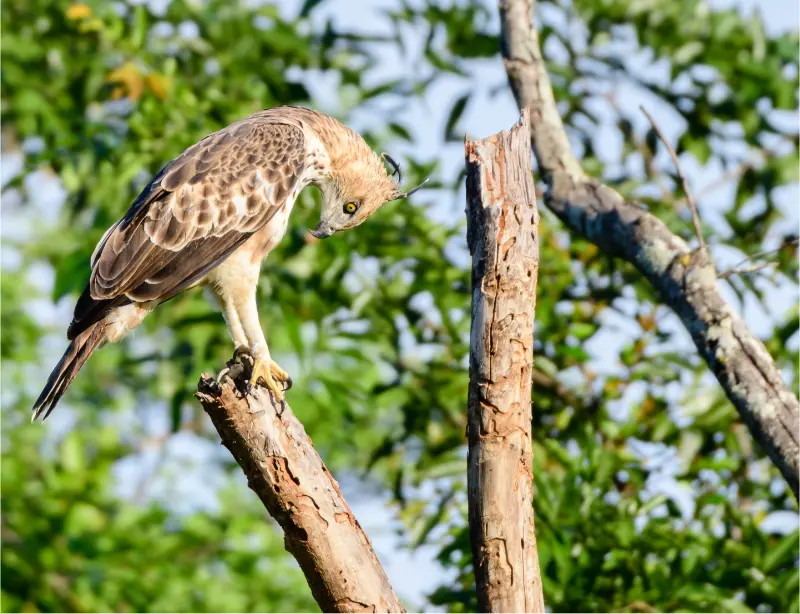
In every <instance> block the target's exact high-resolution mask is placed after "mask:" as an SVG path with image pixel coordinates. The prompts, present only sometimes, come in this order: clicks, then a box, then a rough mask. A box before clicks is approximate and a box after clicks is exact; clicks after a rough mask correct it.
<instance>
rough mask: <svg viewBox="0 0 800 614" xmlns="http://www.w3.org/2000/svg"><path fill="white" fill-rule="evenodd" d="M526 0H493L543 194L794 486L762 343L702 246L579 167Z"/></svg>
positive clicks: (772, 369) (795, 412) (789, 424)
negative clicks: (701, 370) (672, 327)
mask: <svg viewBox="0 0 800 614" xmlns="http://www.w3.org/2000/svg"><path fill="white" fill-rule="evenodd" d="M534 5H535V2H534V1H533V0H503V1H501V3H500V21H501V50H502V53H503V58H504V63H505V67H506V72H507V73H508V80H509V84H510V85H511V89H512V90H513V92H514V96H515V98H516V100H517V104H518V105H519V106H520V108H524V109H529V110H530V113H531V142H532V147H533V153H534V155H535V156H536V160H537V163H538V166H539V171H540V172H541V174H542V178H543V179H544V181H545V183H546V184H547V186H548V190H547V192H546V193H545V199H544V200H545V204H546V205H547V207H548V208H549V209H550V210H551V211H553V212H554V213H555V214H556V215H557V216H558V217H559V218H560V219H561V220H562V221H563V222H564V224H565V225H566V226H567V227H568V228H569V229H570V230H571V231H573V232H577V233H579V234H581V235H583V236H585V237H586V238H587V239H589V240H590V241H592V242H593V243H594V244H595V245H597V246H598V247H599V248H600V249H602V250H603V251H604V252H605V253H607V254H609V255H611V256H615V257H618V258H622V259H624V260H627V261H628V262H630V263H632V264H633V265H634V266H636V268H637V269H639V271H640V272H641V273H642V274H643V275H644V276H645V277H646V278H647V280H648V281H649V282H650V283H651V284H652V285H653V287H654V288H656V289H657V290H658V291H659V293H660V295H661V297H662V299H663V301H664V303H665V304H666V305H669V306H670V307H671V308H672V309H673V310H674V311H675V313H676V314H677V315H678V317H680V319H681V321H682V322H683V324H684V326H685V327H686V329H687V330H688V331H689V333H690V334H691V336H692V340H693V341H694V343H695V345H696V346H697V350H698V352H699V353H700V356H702V357H703V359H704V360H705V361H706V363H708V366H709V368H710V369H711V371H712V372H713V373H714V375H715V376H716V377H717V380H718V381H719V383H720V385H721V386H722V388H723V390H724V391H725V394H726V395H727V396H728V399H730V401H731V403H733V405H734V407H736V409H737V411H738V412H739V414H740V416H741V417H742V420H743V421H744V423H745V424H746V425H747V427H748V428H749V429H750V432H751V434H752V435H753V438H754V439H755V440H756V441H757V442H758V443H759V444H760V445H761V446H762V448H763V449H764V450H765V451H766V453H767V455H768V456H769V457H770V459H771V460H772V462H773V463H774V464H775V466H776V467H777V468H778V469H779V470H780V472H781V474H782V475H783V477H784V478H785V479H786V481H787V482H788V484H789V486H790V487H791V489H792V491H793V492H794V495H795V497H797V496H798V483H799V481H800V477H799V476H798V466H799V465H800V444H798V433H799V432H800V404H798V400H797V398H796V397H795V396H794V395H793V394H792V392H791V390H790V389H789V387H788V386H787V385H786V383H785V382H784V381H783V378H782V377H781V373H780V371H778V369H777V367H776V366H775V363H774V361H773V360H772V357H771V356H770V355H769V353H768V352H767V350H766V348H765V347H764V344H763V343H761V341H760V340H759V339H758V338H757V337H756V336H755V335H753V334H752V333H751V332H750V330H749V329H748V328H747V325H746V324H745V323H744V321H743V320H742V319H741V317H739V315H738V314H737V313H735V312H734V311H733V310H732V309H731V307H730V305H728V304H727V302H726V301H725V299H724V298H723V297H722V294H721V293H720V290H719V284H718V279H717V275H716V272H715V269H714V266H713V264H712V263H711V262H709V259H708V256H707V253H706V252H705V250H692V249H690V247H689V246H688V245H687V244H686V242H685V241H683V239H681V238H680V237H678V236H676V235H674V234H673V233H672V232H671V231H670V230H669V228H667V226H666V225H665V224H664V223H663V222H662V221H661V220H659V219H658V218H656V217H655V216H653V215H651V214H650V213H648V212H647V211H646V210H645V209H643V208H642V207H640V206H638V205H636V204H634V203H630V202H626V201H625V199H624V198H623V197H622V196H621V195H620V194H619V193H617V192H616V191H614V190H612V189H611V188H609V187H607V186H605V185H603V184H601V183H600V182H598V181H597V180H595V179H593V178H591V177H588V176H587V175H585V174H584V172H583V169H582V168H581V166H580V164H579V163H578V161H577V159H576V158H575V156H574V154H573V153H572V149H571V147H570V144H569V140H568V138H567V133H566V131H565V130H564V125H563V123H562V121H561V117H560V116H559V113H558V109H557V108H556V103H555V99H554V96H553V89H552V87H551V85H550V79H549V77H548V74H547V69H546V67H545V64H544V60H543V59H542V54H541V49H540V47H539V38H538V34H537V32H536V29H535V28H534V27H533V12H534Z"/></svg>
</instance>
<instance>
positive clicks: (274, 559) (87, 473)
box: [2, 428, 316, 612]
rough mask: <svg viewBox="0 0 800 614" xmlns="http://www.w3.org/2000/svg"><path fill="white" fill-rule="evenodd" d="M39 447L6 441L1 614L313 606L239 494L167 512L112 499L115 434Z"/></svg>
mask: <svg viewBox="0 0 800 614" xmlns="http://www.w3.org/2000/svg"><path fill="white" fill-rule="evenodd" d="M45 443H46V442H45V441H43V437H42V433H41V431H38V430H36V429H31V428H26V429H24V430H23V429H19V428H15V429H13V430H11V432H10V437H8V438H5V437H4V441H3V445H4V448H6V449H9V448H11V449H13V451H14V452H13V454H8V453H7V454H6V455H5V456H4V458H3V467H2V479H3V491H4V493H13V496H4V497H3V503H2V512H3V521H2V523H3V524H2V531H3V553H2V574H3V586H2V597H3V604H2V605H3V611H5V612H32V611H42V612H64V611H67V612H110V611H127V612H179V611H192V612H263V611H268V610H278V611H291V610H294V611H316V604H315V602H314V600H313V599H312V598H311V594H310V592H309V590H308V586H307V585H306V583H305V579H304V578H303V575H302V573H301V572H300V570H299V568H298V567H297V566H296V565H294V564H292V563H291V562H290V561H291V559H289V560H287V558H286V556H285V554H284V553H283V543H282V541H283V540H282V539H281V537H280V536H279V534H278V533H277V532H276V531H274V530H273V527H272V525H270V524H267V523H265V522H264V511H263V508H261V507H260V503H259V502H258V501H257V500H255V499H253V498H251V497H247V496H246V493H242V492H237V493H223V494H224V495H225V498H224V503H223V504H222V505H221V508H220V509H219V511H218V512H216V513H194V514H191V515H189V516H185V517H180V518H175V517H173V516H171V515H170V514H169V513H168V512H167V511H166V510H164V509H163V508H160V507H158V506H154V505H147V506H136V505H131V504H126V503H124V502H122V501H120V500H119V499H118V498H117V497H115V496H114V494H113V493H112V489H111V479H110V477H111V470H112V468H113V465H114V463H115V462H116V461H118V460H119V458H120V457H122V456H125V455H126V454H129V453H130V452H131V450H130V448H129V447H128V446H125V445H122V444H121V443H120V442H119V433H118V432H117V431H116V430H114V429H112V428H94V429H88V430H82V431H80V432H78V431H75V432H73V433H71V434H70V435H68V436H66V437H65V438H64V439H63V441H61V442H60V443H59V444H58V445H57V446H56V447H55V448H53V447H50V446H47V447H46V446H43V444H45ZM43 450H47V451H48V452H49V453H47V452H43ZM42 456H44V458H42Z"/></svg>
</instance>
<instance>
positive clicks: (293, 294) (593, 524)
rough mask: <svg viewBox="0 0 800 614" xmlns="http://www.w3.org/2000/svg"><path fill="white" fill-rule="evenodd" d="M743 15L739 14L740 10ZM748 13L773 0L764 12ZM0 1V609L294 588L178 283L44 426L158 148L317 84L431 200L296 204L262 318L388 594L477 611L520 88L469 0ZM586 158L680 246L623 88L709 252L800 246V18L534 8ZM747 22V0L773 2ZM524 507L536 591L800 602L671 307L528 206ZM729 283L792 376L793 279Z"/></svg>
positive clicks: (210, 330) (662, 185) (615, 3)
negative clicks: (493, 197)
mask: <svg viewBox="0 0 800 614" xmlns="http://www.w3.org/2000/svg"><path fill="white" fill-rule="evenodd" d="M757 5H758V6H757ZM759 7H760V8H759ZM3 9H4V10H3V11H2V17H1V19H2V30H3V31H2V34H3V36H2V41H1V42H0V45H1V48H0V51H1V52H2V75H0V78H1V79H2V114H3V127H2V137H3V138H2V148H3V149H2V160H0V161H1V162H2V185H3V193H2V197H3V198H2V222H3V223H2V241H3V243H2V250H1V251H0V255H1V256H2V294H1V296H0V298H2V307H3V310H2V332H3V335H2V342H1V343H0V351H1V353H2V396H1V397H0V398H1V399H2V525H1V528H2V545H3V549H2V570H1V571H2V580H1V583H0V585H1V587H2V609H3V611H292V610H295V611H309V610H315V609H316V605H315V604H314V602H313V600H312V599H311V596H310V593H309V591H308V589H307V587H306V585H305V582H304V580H303V578H302V575H301V574H300V572H299V570H298V569H297V566H296V565H295V564H294V562H293V561H292V559H291V558H290V557H289V555H288V554H286V553H285V552H284V551H283V547H282V538H281V535H280V532H279V531H278V530H277V529H276V527H275V525H274V524H273V523H272V521H271V520H270V519H269V518H267V517H266V515H265V512H264V511H263V509H262V508H260V506H259V505H258V502H257V501H256V500H255V498H254V497H252V496H251V493H249V491H247V489H246V487H245V484H244V479H243V478H242V476H241V473H240V471H239V469H238V467H236V466H234V465H233V463H232V461H231V459H230V457H229V456H228V455H227V452H226V451H225V450H224V449H221V448H220V446H219V445H218V444H217V441H218V438H217V435H216V433H215V431H213V428H212V427H211V425H210V423H209V421H208V420H207V419H206V417H205V415H204V414H203V413H202V410H201V409H200V408H199V406H198V404H197V403H196V402H194V400H193V399H192V393H193V391H194V388H195V385H196V382H197V379H198V376H199V374H200V373H201V372H203V371H204V370H213V369H217V368H219V367H220V366H221V365H222V364H223V362H224V361H225V360H226V359H227V358H228V356H229V354H230V351H231V348H230V342H229V340H228V339H227V333H226V332H225V328H224V325H223V323H222V319H221V316H220V315H219V313H217V312H216V310H215V309H214V308H213V307H212V306H210V305H209V303H208V302H206V301H205V300H204V298H203V297H202V296H201V293H200V292H190V293H188V294H186V295H184V296H182V297H181V298H179V299H176V300H175V301H172V302H171V303H170V305H168V306H165V307H164V308H162V309H159V310H157V311H156V312H155V313H154V314H152V316H151V317H149V318H148V320H147V322H146V323H145V324H144V325H143V327H142V328H141V329H140V330H139V331H137V332H136V333H135V334H134V335H133V336H132V338H131V339H129V340H127V341H126V342H124V343H122V344H120V345H117V346H112V347H107V348H105V349H103V350H102V352H100V353H99V354H98V355H97V356H95V357H94V358H93V359H92V361H90V363H89V365H88V366H87V367H86V368H85V370H84V371H83V372H82V373H81V375H80V376H79V377H78V379H77V380H76V382H75V383H74V385H73V386H72V388H71V389H70V391H69V393H68V395H67V397H66V398H65V400H64V402H63V403H62V405H61V406H60V407H59V408H58V411H56V412H55V413H54V415H53V416H52V417H51V419H49V420H48V422H47V423H45V425H44V426H43V427H42V426H36V427H32V426H30V425H29V424H28V418H29V408H30V405H31V403H32V401H33V400H34V399H35V397H36V395H37V394H38V392H39V390H40V387H41V386H42V385H43V383H44V380H45V378H46V375H47V373H48V372H49V369H50V368H51V367H52V365H53V364H54V363H55V362H56V360H57V357H58V356H59V355H60V353H61V352H62V351H63V348H64V346H65V341H64V338H63V334H64V329H65V327H66V324H67V322H68V321H69V318H70V315H71V310H72V307H73V305H74V300H75V297H76V294H77V293H78V292H79V291H80V290H81V289H82V288H83V285H84V283H85V280H86V272H87V266H88V260H89V255H90V254H91V251H92V249H93V247H94V245H95V243H96V242H97V240H98V239H99V237H100V236H101V234H102V232H103V231H104V229H105V228H107V227H108V225H110V224H111V223H112V222H113V221H115V220H116V219H117V218H118V217H119V216H120V215H121V214H122V213H123V211H124V210H125V208H126V207H127V205H128V204H129V203H130V202H131V201H132V199H133V198H134V197H135V195H136V193H137V192H138V191H139V190H140V189H141V188H142V187H143V185H144V184H145V183H146V182H147V180H148V179H149V178H150V177H151V176H152V174H153V173H154V172H155V171H156V170H157V169H158V168H160V167H161V165H163V163H164V161H165V160H167V159H169V158H171V157H173V156H175V155H177V154H178V153H179V152H180V151H181V150H182V149H183V148H184V147H186V146H188V145H190V144H192V143H193V142H195V141H197V140H198V139H199V138H201V137H202V136H204V135H206V134H208V133H210V132H213V131H214V130H216V129H218V128H220V127H221V126H223V125H225V124H227V123H229V122H231V121H233V120H235V119H238V118H240V117H242V116H245V115H247V114H249V113H251V112H253V111H256V110H258V109H261V108H264V107H270V106H274V105H279V104H290V103H294V104H309V105H312V106H314V107H315V108H318V109H320V110H323V111H326V112H329V113H333V114H335V115H337V116H338V117H340V118H341V119H343V120H345V121H347V122H348V123H349V124H350V125H352V126H354V127H355V128H357V129H359V130H360V131H362V133H364V134H365V136H366V137H367V138H368V140H370V142H371V143H372V144H373V145H374V146H375V147H376V149H377V150H379V151H381V150H384V149H385V150H389V151H391V152H392V153H393V155H395V157H397V158H399V159H401V160H402V161H403V162H404V167H405V169H406V176H407V177H408V181H409V182H414V181H418V180H420V179H421V178H423V177H424V176H427V175H431V176H432V177H433V178H434V180H433V186H432V189H430V190H426V191H425V192H421V193H419V194H418V195H417V196H415V197H414V198H413V199H412V200H411V201H410V202H398V203H392V204H389V205H387V206H386V207H385V208H384V209H382V210H381V211H380V212H379V213H378V214H377V215H375V216H374V217H373V218H372V219H371V220H370V221H369V222H368V223H367V224H365V225H363V226H361V227H359V229H358V230H356V231H355V232H351V233H345V234H344V235H342V236H337V237H335V238H334V239H331V240H328V241H322V242H318V241H315V240H312V239H311V238H310V237H309V235H308V233H307V232H306V229H307V228H309V227H311V226H313V225H314V223H315V216H316V213H315V212H316V210H317V207H318V205H319V201H318V195H317V194H316V193H314V192H312V191H311V190H309V191H307V192H306V193H304V194H303V195H302V196H301V199H300V201H299V202H298V205H297V207H296V209H295V214H294V216H293V221H292V226H291V229H290V231H289V233H288V234H287V237H286V239H285V240H284V242H283V243H282V245H281V246H280V247H279V249H278V250H276V252H274V253H273V255H271V257H270V258H269V259H268V260H267V262H266V264H265V267H264V273H263V276H262V282H261V288H260V309H261V317H262V321H263V323H264V325H265V328H266V330H267V334H268V337H269V339H270V345H271V347H272V348H273V353H274V354H276V355H277V359H278V361H279V362H280V363H281V364H282V365H283V366H284V367H285V368H287V369H288V370H289V371H290V372H291V373H292V375H293V377H294V380H295V386H294V388H293V389H292V391H291V392H290V394H289V401H290V402H291V404H292V406H293V408H294V410H295V412H296V413H297V415H298V416H299V417H300V418H301V419H302V420H303V422H304V424H305V426H306V430H307V431H308V432H309V434H310V435H311V436H312V437H313V439H314V442H315V444H316V445H317V447H318V449H319V450H320V452H321V454H322V456H323V458H325V460H326V462H327V463H328V464H329V466H330V467H331V469H332V470H333V472H334V473H335V475H336V476H337V477H338V478H339V479H340V480H341V482H342V485H343V489H344V492H345V495H346V496H347V497H348V500H349V501H350V502H351V504H353V506H354V508H355V511H356V514H357V515H358V516H359V518H360V520H362V522H363V524H364V525H365V528H366V529H367V532H368V533H369V534H370V536H371V537H372V538H373V541H374V542H375V543H376V545H377V547H378V550H379V555H380V557H381V559H382V560H383V561H384V563H385V564H386V566H387V569H388V572H389V575H390V577H391V579H392V580H393V582H394V583H395V586H396V588H397V589H398V591H399V592H400V593H401V595H402V596H403V597H404V598H405V599H406V603H407V605H408V606H409V608H410V609H422V608H425V609H429V610H430V609H443V610H449V611H469V610H474V609H475V608H476V600H475V592H474V588H473V580H472V574H471V570H470V555H469V544H468V538H467V532H466V496H465V483H464V467H465V448H464V443H465V435H464V431H465V398H466V379H467V374H466V364H467V363H466V355H467V351H468V345H467V341H468V332H469V316H468V314H469V301H470V292H469V274H468V266H469V256H468V254H467V252H466V246H465V241H464V224H463V202H464V195H463V187H462V186H463V175H462V169H463V157H462V156H463V149H462V147H463V145H462V142H463V135H464V133H465V132H469V133H470V134H474V135H475V136H485V135H488V134H491V133H492V132H495V131H497V130H500V129H503V128H507V127H508V126H510V125H511V123H513V121H515V119H516V115H517V112H516V109H515V108H514V105H513V100H512V99H511V96H510V94H509V91H508V87H507V84H506V82H505V76H504V72H503V68H502V63H501V61H500V59H499V56H498V53H497V49H498V39H497V37H498V32H499V21H498V17H497V14H496V6H495V5H494V3H491V2H488V1H487V2H479V1H477V0H473V1H469V0H464V1H460V2H448V1H447V0H437V1H431V2H428V3H424V2H416V1H414V2H412V1H407V2H406V1H399V0H398V1H390V0H383V1H381V2H374V3H370V5H369V7H364V6H361V7H360V8H359V6H356V3H353V2H347V1H345V0H322V1H315V0H307V1H305V2H296V1H285V2H276V3H271V2H258V1H254V0H238V1H223V0H172V1H169V0H149V1H144V0H128V1H127V2H124V1H123V2H99V1H98V2H86V3H85V4H84V3H72V2H69V1H64V0H6V1H5V2H4V6H3ZM537 15H538V17H537V20H538V22H539V25H540V26H541V32H542V40H543V48H544V52H545V55H546V57H547V59H548V62H549V67H550V70H551V76H552V79H553V82H554V86H555V89H556V96H557V99H558V100H559V101H560V102H559V104H560V110H561V112H562V114H563V116H564V117H565V120H566V122H567V124H568V129H569V132H570V137H571V139H572V141H573V144H574V146H575V147H576V150H577V151H578V152H579V153H580V155H581V157H582V162H583V164H584V166H585V168H586V169H587V170H589V171H590V172H592V173H594V174H596V175H597V176H600V177H602V178H603V179H604V180H605V181H607V182H609V183H611V184H613V185H615V187H616V188H617V189H619V190H620V191H621V192H623V193H624V194H625V195H627V196H630V197H635V198H636V199H637V200H639V201H640V202H641V203H642V204H643V205H645V206H647V207H649V208H650V209H651V210H652V211H653V212H654V213H656V214H657V215H658V216H659V217H661V219H663V220H664V221H665V222H666V223H668V224H669V226H670V227H671V228H672V229H673V230H674V231H675V232H677V233H679V234H681V235H682V236H684V237H685V238H687V239H690V238H691V233H690V231H689V228H690V224H689V223H688V217H687V212H686V208H685V203H684V201H683V194H682V193H681V192H680V188H679V184H678V183H677V182H676V178H675V176H674V169H673V168H672V166H671V164H670V161H669V159H668V156H667V155H666V152H665V151H664V150H663V147H662V146H661V145H660V144H658V143H657V142H656V139H655V137H654V134H653V133H652V132H651V131H650V127H649V125H648V123H647V121H646V120H645V118H644V117H643V116H642V115H641V113H640V112H639V110H638V105H639V104H645V105H646V106H647V107H648V109H649V110H650V111H651V112H652V113H653V114H654V115H655V116H656V117H657V118H658V120H659V123H660V124H661V126H662V128H663V129H664V130H665V132H666V133H667V134H668V136H669V138H670V139H671V140H672V142H673V143H675V144H676V146H677V148H678V151H679V152H680V153H681V160H682V163H683V165H684V167H685V168H686V169H687V171H688V173H689V175H690V179H691V182H692V184H693V186H694V188H695V193H696V196H697V198H698V200H699V202H700V208H701V211H702V214H703V218H704V222H705V231H706V236H707V239H708V241H709V243H710V245H711V248H712V252H713V254H714V256H715V258H716V260H717V262H718V264H719V268H721V269H725V268H727V267H729V266H732V265H734V264H736V263H737V262H738V261H739V260H741V259H742V258H743V257H744V256H746V255H748V254H752V253H755V252H759V251H762V250H765V249H774V248H777V247H779V246H780V245H782V244H783V243H785V242H788V241H791V240H792V239H793V238H795V237H796V236H797V226H798V207H797V203H798V198H799V197H800V194H799V193H798V177H797V174H798V173H797V171H798V118H797V105H798V100H797V91H798V62H797V50H798V24H799V23H800V18H798V15H797V9H796V7H789V6H788V5H787V4H786V3H781V2H778V1H777V0H773V1H771V2H764V3H763V4H760V5H759V3H754V2H750V3H746V2H738V3H731V2H727V3H726V2H721V1H720V2H711V3H709V2H705V1H700V0H646V1H645V0H573V1H572V2H539V3H538V9H537ZM764 16H766V17H767V18H768V19H769V21H768V22H765V19H764ZM541 245H542V253H541V262H542V265H541V270H540V282H539V298H538V309H537V322H536V337H537V340H536V346H535V360H536V372H535V374H534V377H535V389H534V409H535V418H534V420H535V424H534V436H535V442H534V454H535V473H536V500H535V507H536V522H537V534H538V543H539V555H540V561H541V564H542V571H543V575H544V578H543V581H544V590H545V596H546V601H547V604H548V607H549V608H550V609H551V610H552V611H610V610H614V611H648V612H650V611H675V610H693V611H754V610H755V611H798V597H797V595H798V584H799V582H798V556H797V555H798V532H797V523H798V517H797V506H796V503H795V502H794V500H793V498H792V496H791V494H790V493H789V491H788V489H787V488H786V487H785V484H784V483H783V482H782V480H781V479H780V476H779V475H778V473H777V472H776V471H775V470H774V469H773V468H772V467H771V466H770V464H769V461H768V460H767V459H766V457H765V455H764V454H763V452H762V451H761V450H759V449H758V448H757V447H755V446H754V444H753V442H752V440H751V438H750V435H749V434H748V432H747V430H746V428H745V427H744V425H743V424H742V423H741V421H740V420H739V418H738V415H737V414H736V412H735V410H734V409H733V408H732V406H731V405H730V403H729V402H728V401H727V400H726V398H725V397H724V396H723V395H722V394H721V392H720V391H719V389H718V387H717V386H716V384H715V382H714V381H713V379H712V378H711V377H710V376H709V374H708V372H707V369H706V367H705V365H704V364H703V363H702V362H701V361H700V360H699V359H698V358H697V357H696V355H695V353H694V351H693V349H692V346H691V341H690V339H689V338H688V335H687V334H686V332H685V331H684V330H683V329H682V328H681V326H680V324H679V322H678V321H677V319H676V318H675V317H674V315H672V314H671V313H670V312H669V311H668V310H666V309H665V308H663V307H661V306H659V302H658V298H657V297H656V296H655V295H654V294H653V292H652V290H651V289H650V288H649V287H648V286H647V285H646V284H644V283H642V281H641V280H640V279H639V276H638V275H637V273H636V272H635V271H634V270H633V269H632V267H630V266H628V265H626V264H623V263H621V262H617V261H612V260H609V259H608V258H607V257H605V256H604V255H603V254H602V253H601V252H599V251H598V250H597V249H596V248H595V247H594V246H592V245H591V244H589V243H587V242H585V241H583V240H581V239H580V238H579V237H575V236H570V235H568V234H567V233H566V232H565V230H564V229H563V227H562V226H561V225H560V224H559V222H558V221H557V220H556V219H555V218H554V217H553V216H552V215H550V214H549V213H547V212H546V211H543V223H542V241H541ZM775 259H776V261H777V264H776V266H774V267H771V268H769V269H766V270H764V271H761V272H759V273H758V274H753V275H742V276H736V277H733V278H731V280H730V281H729V282H725V283H724V284H723V285H724V289H725V292H726V295H727V296H728V297H729V298H730V300H731V302H732V303H733V304H734V305H735V306H736V308H737V309H739V310H740V311H741V312H742V313H743V315H744V317H745V319H746V320H747V322H748V324H749V325H750V326H751V327H752V328H753V330H754V331H755V332H756V333H757V334H758V335H759V336H760V337H761V338H762V339H763V340H764V341H765V343H766V344H767V347H768V348H769V350H770V352H771V353H772V355H773V356H774V357H775V359H776V361H777V362H778V364H779V365H780V367H781V368H782V370H783V372H784V374H785V377H786V379H787V381H790V382H791V384H792V387H793V390H794V392H795V393H797V392H798V381H799V378H798V370H797V350H798V333H797V330H798V284H797V279H798V267H797V254H796V251H795V249H794V248H792V247H786V248H784V249H782V250H781V251H780V252H779V253H778V254H777V256H776V257H775Z"/></svg>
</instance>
